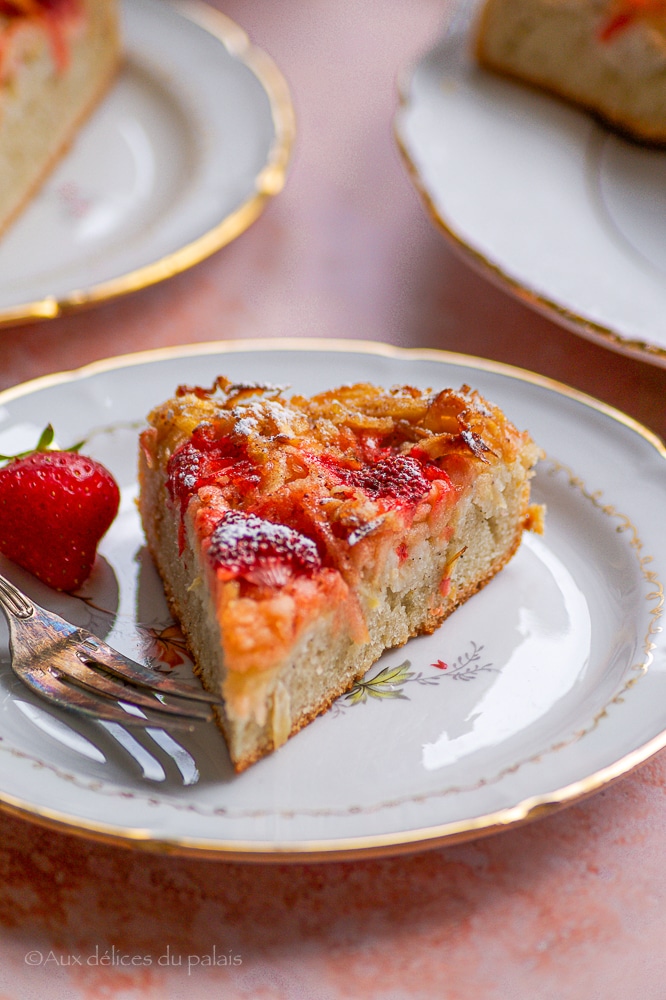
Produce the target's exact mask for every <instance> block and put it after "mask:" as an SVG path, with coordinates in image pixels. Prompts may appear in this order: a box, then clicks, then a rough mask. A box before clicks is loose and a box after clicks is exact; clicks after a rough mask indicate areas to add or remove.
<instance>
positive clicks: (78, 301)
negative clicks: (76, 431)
mask: <svg viewBox="0 0 666 1000" xmlns="http://www.w3.org/2000/svg"><path fill="white" fill-rule="evenodd" d="M169 2H170V6H171V7H173V8H174V9H175V10H176V11H178V13H179V14H180V15H181V16H182V17H183V18H185V19H186V20H188V21H191V22H192V23H193V24H197V25H198V26H199V27H201V28H203V29H204V30H205V31H207V32H208V33H209V34H210V35H213V36H214V37H215V38H216V39H217V40H218V41H219V42H221V44H222V45H223V46H224V48H225V49H226V50H227V52H229V54H230V55H232V56H233V57H234V58H236V59H238V60H239V62H241V63H243V64H244V65H245V66H247V67H248V68H249V69H250V70H251V71H252V73H253V74H254V75H255V76H256V78H257V79H258V80H259V82H260V83H261V84H262V86H263V88H264V90H265V91H266V94H267V97H268V100H269V103H270V107H271V115H272V120H273V127H274V131H275V135H274V139H273V143H272V146H271V149H270V152H269V155H268V158H267V161H266V163H265V165H264V167H263V168H262V170H261V171H260V172H259V174H258V175H257V177H256V178H255V190H254V192H253V193H252V194H251V195H250V196H249V197H248V198H247V199H246V200H245V201H244V202H242V203H241V205H239V207H238V208H237V209H235V210H234V211H233V212H231V213H230V214H229V215H227V216H226V217H225V218H223V219H221V220H220V221H219V222H216V223H215V225H214V226H213V227H212V228H211V229H209V230H208V231H207V232H205V233H203V234H202V235H201V236H198V237H197V238H196V239H195V240H193V241H192V242H191V243H188V244H186V245H185V246H183V247H180V248H179V249H178V250H175V251H172V252H171V253H168V254H166V255H165V256H164V257H161V258H160V259H158V260H155V261H153V262H151V263H149V264H145V265H143V266H142V267H139V268H137V269H136V270H134V271H129V272H128V273H127V274H124V275H121V276H120V277H118V278H113V279H111V280H109V281H104V282H100V283H99V284H97V285H93V286H91V287H90V288H82V289H74V290H73V291H71V292H69V293H67V295H65V296H63V297H62V298H57V297H55V296H53V295H45V296H44V297H43V298H41V299H39V300H37V301H35V302H26V303H21V304H19V305H16V306H10V307H8V308H6V309H1V310H0V327H3V326H12V325H17V324H20V323H29V322H32V321H35V320H43V319H55V318H56V317H58V316H62V315H66V314H68V313H72V312H76V311H78V310H80V309H84V308H86V307H89V306H93V305H98V304H99V303H102V302H107V301H109V300H110V299H114V298H118V297H119V296H121V295H127V294H128V293H129V292H136V291H139V290H140V289H142V288H147V287H148V286H150V285H154V284H157V283H158V282H160V281H164V280H166V279H167V278H171V277H173V276H174V275H176V274H180V272H181V271H186V270H188V268H190V267H193V266H194V265H195V264H198V263H200V262H201V261H202V260H205V258H206V257H210V256H211V254H214V253H216V252H217V251H218V250H220V249H221V248H222V247H224V246H226V245H227V244H228V243H231V242H232V240H235V239H236V238H237V237H238V236H240V235H241V233H243V232H245V230H246V229H248V228H249V227H250V226H251V225H252V223H253V222H254V221H255V220H256V219H257V218H258V217H259V216H260V215H261V213H262V212H263V210H264V208H265V206H266V203H267V201H268V200H269V199H270V198H272V197H274V196H275V195H277V194H279V193H280V191H281V190H282V188H283V187H284V184H285V181H286V175H287V167H288V164H289V159H290V156H291V149H292V145H293V141H294V134H295V120H294V110H293V105H292V101H291V95H290V92H289V88H288V86H287V82H286V80H285V79H284V77H283V76H282V73H281V72H280V70H279V69H278V68H277V66H276V64H275V63H274V62H273V60H272V59H271V58H270V56H268V55H267V54H266V53H265V52H263V51H262V50H261V49H259V48H257V47H256V46H254V45H253V44H252V43H251V42H250V40H249V38H248V36H247V34H246V33H245V32H244V31H243V29H242V28H240V27H239V26H238V25H237V24H236V23H235V22H234V21H232V20H231V18H229V17H227V16H226V15H225V14H222V13H220V11H217V10H215V9H213V8H212V7H209V6H208V5H207V4H205V3H202V2H201V0H169Z"/></svg>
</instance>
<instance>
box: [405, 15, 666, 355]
mask: <svg viewBox="0 0 666 1000" xmlns="http://www.w3.org/2000/svg"><path fill="white" fill-rule="evenodd" d="M471 15H473V8H470V10H468V12H467V16H462V17H461V18H460V19H459V20H457V21H454V22H452V24H451V27H450V29H449V30H448V31H447V32H446V33H445V35H444V37H443V38H442V40H441V41H440V42H439V43H438V44H437V45H436V46H435V47H434V48H433V49H432V50H431V51H430V52H428V53H427V54H426V55H425V56H424V57H423V59H422V60H421V61H420V62H419V64H418V65H417V66H416V68H415V69H414V70H413V72H411V73H410V75H409V77H408V78H407V80H406V81H405V84H404V87H403V88H402V95H401V97H402V99H401V106H400V108H399V110H398V113H397V115H396V120H395V132H396V136H397V140H398V143H399V146H400V148H401V151H402V152H403V154H404V157H405V159H406V162H407V165H408V169H409V172H410V176H411V177H412V179H413V181H414V183H415V185H416V188H417V190H418V191H419V192H420V194H421V196H422V198H423V199H424V201H425V204H426V207H427V209H428V211H429V213H430V215H431V216H432V217H433V218H434V220H435V221H436V223H437V224H438V225H439V226H440V227H441V228H442V229H443V231H444V232H445V233H446V235H447V236H448V237H449V238H450V239H451V240H452V242H453V245H454V246H455V247H456V248H457V249H458V250H459V251H460V252H461V253H462V255H463V256H464V257H465V259H467V260H468V261H469V262H470V263H471V264H472V265H473V266H475V267H476V268H477V269H479V270H480V271H481V273H482V274H484V275H485V276H486V277H489V278H490V279H491V280H493V281H494V282H495V283H497V284H499V285H500V286H501V287H503V288H505V289H507V290H508V291H510V292H512V293H513V294H515V295H516V296H517V297H519V298H520V299H521V301H523V302H525V303H526V304H528V305H530V306H532V307H533V308H535V309H537V310H538V311H540V312H542V313H544V314H545V315H547V316H548V317H549V318H550V319H553V320H555V321H556V322H558V323H561V324H562V325H564V326H566V327H567V328H568V329H570V330H572V331H573V332H574V333H578V334H581V335H583V336H585V337H587V338H589V339H590V340H594V341H596V342H598V343H600V344H603V345H604V346H606V347H611V348H613V349H615V350H617V351H620V352H622V353H625V354H628V355H632V356H634V357H638V358H640V359H641V360H643V361H649V362H652V363H654V364H658V365H662V366H666V240H665V239H664V233H666V151H663V150H655V149H647V148H642V147H640V146H638V145H635V144H633V143H631V142H628V141H626V140H624V139H621V138H619V137H618V136H617V135H615V134H613V133H612V132H610V131H608V130H607V129H606V128H604V127H603V126H602V125H599V124H598V123H597V122H596V121H595V120H594V119H593V118H592V117H591V116H590V115H588V114H586V113H585V112H584V111H581V110H578V109H576V108H574V107H572V106H569V105H567V104H565V103H564V102H562V101H559V100H558V99H557V98H555V97H551V96H549V95H547V94H544V93H541V92H539V91H537V90H535V89H533V88H531V87H527V86H523V85H521V84H520V83H517V82H514V81H510V80H508V79H504V78H502V77H500V76H496V75H495V74H493V73H490V72H489V71H487V70H484V69H481V68H479V67H478V66H477V65H476V64H475V63H474V61H473V58H472V56H471V54H470V51H469V50H470V42H471V38H470V32H471V30H472V29H471V28H470V26H469V18H470V16H471ZM472 22H473V16H472Z"/></svg>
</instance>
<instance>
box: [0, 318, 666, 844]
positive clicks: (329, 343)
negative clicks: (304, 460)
mask: <svg viewBox="0 0 666 1000" xmlns="http://www.w3.org/2000/svg"><path fill="white" fill-rule="evenodd" d="M253 351H307V352H340V353H356V354H375V355H378V356H383V357H388V358H393V359H396V360H398V359H405V360H406V361H417V360H426V361H427V360H431V361H433V362H439V363H446V364H450V365H453V364H458V365H464V366H466V367H468V368H471V369H476V370H479V371H484V372H489V373H494V374H499V375H505V376H508V377H511V378H514V379H517V380H519V381H522V382H527V383H530V384H532V385H536V386H539V387H542V388H545V389H549V390H552V391H554V392H556V393H558V394H559V395H562V396H565V397H567V398H569V399H572V400H576V401H578V402H580V403H583V404H584V405H586V406H589V407H591V408H592V409H594V410H596V411H598V412H600V413H603V414H605V415H606V416H608V417H610V418H611V419H613V420H615V421H617V422H618V423H620V424H623V425H624V426H625V427H628V428H630V429H632V430H633V431H634V432H636V433H637V434H638V435H639V436H640V437H642V438H643V439H644V440H645V441H646V442H647V443H648V444H649V445H650V446H652V447H653V448H654V449H655V450H656V451H657V453H658V454H659V456H660V457H661V458H662V459H664V460H665V461H666V446H665V445H664V444H663V443H662V441H661V440H660V439H659V438H658V437H657V435H655V434H654V433H653V432H652V431H650V430H649V429H648V428H646V427H644V426H643V425H642V424H640V423H638V421H636V420H634V419H633V418H632V417H629V416H627V415H626V414H624V413H622V412H621V411H619V410H616V409H614V408H613V407H611V406H609V405H607V404H606V403H602V402H601V401H599V400H596V399H594V398H593V397H591V396H588V395H586V394H585V393H582V392H579V391H578V390H576V389H572V388H570V387H569V386H566V385H564V384H562V383H560V382H557V381H556V380H554V379H550V378H548V377H546V376H542V375H538V374H535V373H533V372H529V371H526V370H524V369H521V368H517V367H514V366H511V365H506V364H503V363H501V362H495V361H489V360H485V359H481V358H475V357H470V356H468V355H464V354H460V353H453V352H448V351H438V350H435V349H426V348H412V349H409V348H399V347H393V346H391V345H387V344H381V343H376V342H372V341H345V340H309V339H297V338H293V339H275V340H247V341H221V342H215V341H213V342H208V343H203V344H193V345H189V346H178V347H169V348H160V349H157V350H150V351H142V352H138V353H136V354H126V355H121V356H118V357H114V358H107V359H104V360H102V361H97V362H93V363H92V364H89V365H86V366H84V367H82V368H78V369H75V370H73V371H66V372H57V373H54V374H51V375H45V376H41V377H40V378H37V379H33V380H32V381H30V382H25V383H22V384H20V385H17V386H13V387H12V388H10V389H6V390H4V391H2V392H0V405H2V404H4V403H8V402H10V401H11V400H13V399H17V398H20V397H22V396H26V395H29V394H31V393H34V392H37V391H40V390H42V389H46V388H48V387H51V386H55V385H58V384H62V383H67V382H73V381H78V380H80V379H86V378H90V377H93V376H95V375H98V374H103V373H106V372H110V371H113V370H119V369H122V368H128V367H134V366H140V365H144V364H145V365H149V364H153V363H155V362H160V361H166V360H170V359H174V358H187V357H196V356H205V355H218V354H225V353H252V352H253ZM660 607H663V591H662V592H661V605H660ZM664 747H666V730H664V731H663V732H661V733H659V734H658V735H657V736H655V737H653V738H652V739H650V740H648V741H647V742H646V743H645V744H643V745H642V746H641V747H638V748H637V749H636V750H634V751H632V752H631V753H629V754H627V755H625V756H623V757H621V758H620V759H619V760H617V761H615V762H613V763H612V764H610V765H608V766H607V767H604V768H602V769H601V770H599V771H597V772H595V773H594V774H592V775H589V776H588V777H586V778H582V779H580V780H578V781H575V782H572V783H570V784H568V785H566V786H564V787H563V788H560V789H558V790H556V791H555V792H552V793H548V794H544V795H535V796H531V797H529V798H527V799H525V800H523V801H522V802H519V803H517V804H516V805H514V806H510V807H507V808H503V809H500V810H497V811H495V812H492V813H487V814H485V815H482V816H479V817H476V818H473V819H465V820H460V821H455V822H449V823H445V824H441V825H438V826H429V827H423V828H420V829H416V830H408V831H402V832H398V833H391V834H386V835H367V836H359V837H353V838H341V839H337V840H313V841H305V842H302V843H301V842H296V843H285V844H284V845H280V844H276V843H270V842H267V843H261V842H258V843H252V842H246V841H240V840H232V839H229V840H208V839H205V838H203V839H202V838H194V837H177V838H173V839H171V838H169V839H160V838H158V837H155V836H154V835H153V834H152V833H151V831H150V830H149V829H144V828H135V829H118V828H114V827H112V826H109V825H107V824H103V823H97V822H94V821H91V820H87V821H86V820H83V821H82V820H79V819H73V818H72V817H69V816H67V815H66V814H65V813H61V812H58V811H57V810H53V809H47V808H41V807H36V806H34V805H32V804H31V803H29V802H27V801H23V800H21V799H19V798H17V797H16V796H11V795H3V796H2V799H1V800H0V809H2V810H3V811H5V812H8V813H10V814H12V815H15V816H18V817H20V818H23V819H28V820H30V821H31V822H36V823H38V824H40V825H43V826H46V827H48V828H50V829H54V830H57V831H59V832H62V833H70V834H74V835H76V836H81V837H85V838H87V839H93V840H97V841H100V842H103V843H113V844H117V845H123V846H125V847H130V848H139V849H142V850H145V851H149V852H151V853H159V854H171V855H180V856H196V857H202V856H205V857H210V858H224V859H226V860H237V861H255V862H269V861H295V862H299V861H300V862H303V861H336V860H342V859H353V858H357V859H358V858H368V857H382V856H387V855H396V854H401V853H409V852H413V851H416V850H425V849H429V848H435V847H438V846H441V845H442V844H444V843H446V844H453V843H458V842H461V841H464V840H468V839H471V838H473V837H480V836H486V835H489V834H492V833H495V832H497V831H499V830H502V829H506V828H508V827H512V826H517V825H521V824H524V823H527V822H530V821H531V820H533V819H536V818H538V817H540V816H544V815H547V814H549V813H551V812H554V811H556V810H559V809H562V808H564V807H565V806H568V805H570V804H571V803H573V802H575V801H578V800H580V799H583V798H585V797H587V796H589V795H591V794H593V793H594V792H596V791H598V790H599V789H600V788H602V787H604V786H606V785H608V784H609V783H611V782H612V781H615V780H617V779H618V778H621V777H623V776H625V775H627V774H629V773H630V772H631V771H633V770H634V769H635V768H636V767H638V766H639V765H641V764H643V763H644V762H645V761H647V760H648V759H649V758H650V757H652V756H653V755H654V754H656V753H657V752H658V751H660V750H662V749H663V748H664Z"/></svg>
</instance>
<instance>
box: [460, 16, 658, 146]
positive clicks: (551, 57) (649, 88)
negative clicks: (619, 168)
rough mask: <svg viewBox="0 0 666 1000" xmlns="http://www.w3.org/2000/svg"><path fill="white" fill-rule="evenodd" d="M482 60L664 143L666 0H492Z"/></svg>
mask: <svg viewBox="0 0 666 1000" xmlns="http://www.w3.org/2000/svg"><path fill="white" fill-rule="evenodd" d="M476 54H477V57H478V59H479V61H480V62H481V64H482V65H484V66H486V67H487V68H489V69H492V70H496V71H498V72H501V73H504V74H507V75H509V76H512V77H515V78H516V79H518V80H521V81H524V82H527V83H530V84H533V85H534V86H537V87H540V88H543V89H545V90H547V91H550V92H551V93H554V94H557V95H558V96H560V97H562V98H565V99H567V100H569V101H571V102H574V103H576V104H578V105H580V106H582V107H584V108H586V109H587V110H589V111H592V112H593V113H594V114H596V115H597V116H598V117H600V118H602V119H603V120H604V121H605V122H607V123H608V124H609V125H611V126H612V127H613V128H615V129H617V130H619V131H620V132H622V133H625V134H626V135H628V136H630V137H631V138H633V139H636V140H638V141H639V142H643V143H647V144H664V143H666V0H487V2H486V3H485V4H484V6H483V8H482V12H481V16H480V20H479V24H478V30H477V34H476Z"/></svg>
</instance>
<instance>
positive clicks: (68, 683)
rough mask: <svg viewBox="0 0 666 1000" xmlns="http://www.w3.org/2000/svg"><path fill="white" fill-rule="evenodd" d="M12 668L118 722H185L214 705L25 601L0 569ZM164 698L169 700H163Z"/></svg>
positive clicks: (61, 702)
mask: <svg viewBox="0 0 666 1000" xmlns="http://www.w3.org/2000/svg"><path fill="white" fill-rule="evenodd" d="M0 607H1V608H2V610H3V611H4V613H5V617H6V618H7V622H8V624H9V648H10V654H11V663H12V669H13V670H14V673H15V674H16V675H17V677H19V678H20V679H21V680H22V681H23V682H24V684H27V686H28V687H29V688H31V689H32V690H33V691H35V692H36V693H37V694H38V695H40V696H41V697H42V698H46V699H47V700H48V701H50V702H51V703H52V704H55V705H58V706H59V707H60V708H66V709H71V710H73V711H76V712H82V713H83V714H84V715H88V716H92V717H93V718H95V719H103V720H104V721H106V722H120V723H122V724H123V725H139V726H157V727H160V728H165V727H169V728H170V727H174V726H175V727H179V728H183V727H185V728H188V729H191V728H192V726H193V723H194V722H195V721H197V720H204V721H207V720H210V719H211V717H212V713H211V709H210V706H211V705H212V704H220V703H221V699H219V698H215V697H213V696H212V695H210V694H208V693H207V692H206V691H204V689H203V688H198V687H195V686H194V685H191V684H183V683H182V682H180V681H176V680H173V679H172V678H170V677H164V676H162V675H159V674H155V672H154V671H152V670H150V669H149V668H148V667H144V666H141V664H139V663H135V661H134V660H131V659H129V657H127V656H124V655H123V654H122V653H119V652H118V651H117V650H115V649H112V648H111V646H109V645H107V643H105V642H102V640H101V639H98V638H97V637H96V636H94V635H93V634H92V633H91V632H88V631H86V630H85V629H83V628H78V627H77V626H76V625H71V624H70V623H69V622H66V621H65V620H64V619H63V618H60V617H59V616H58V615H56V614H53V613H52V612H50V611H46V610H45V609H44V608H42V607H40V606H39V605H38V604H35V602H34V601H31V600H30V599H29V598H28V597H26V595H25V594H24V593H22V592H21V591H20V590H19V589H18V587H15V586H14V584H13V583H10V582H9V580H7V579H6V578H5V577H4V576H2V574H0ZM169 698H172V699H173V700H172V701H170V700H169Z"/></svg>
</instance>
